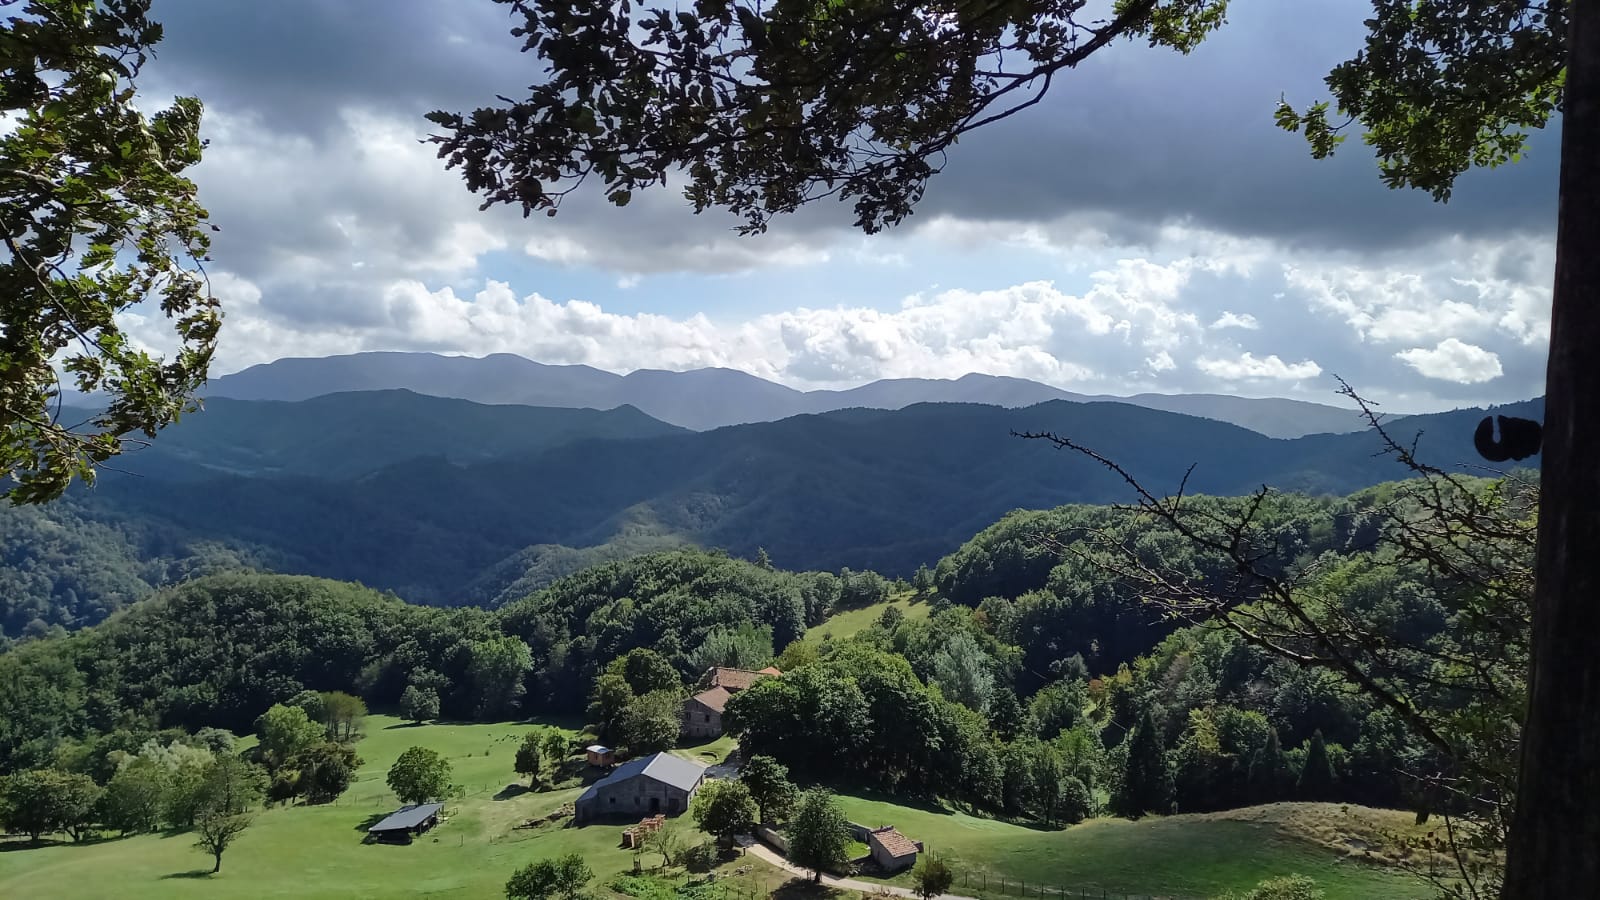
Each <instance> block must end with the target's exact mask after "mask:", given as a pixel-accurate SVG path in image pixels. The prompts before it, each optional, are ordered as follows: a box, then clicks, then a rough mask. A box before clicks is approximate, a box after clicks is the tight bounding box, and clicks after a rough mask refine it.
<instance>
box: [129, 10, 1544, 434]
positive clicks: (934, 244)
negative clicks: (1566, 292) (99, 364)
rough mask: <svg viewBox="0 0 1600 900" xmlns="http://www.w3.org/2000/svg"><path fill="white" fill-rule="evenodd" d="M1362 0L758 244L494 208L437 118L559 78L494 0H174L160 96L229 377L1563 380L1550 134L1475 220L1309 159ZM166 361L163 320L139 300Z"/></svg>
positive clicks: (156, 64) (1264, 389)
mask: <svg viewBox="0 0 1600 900" xmlns="http://www.w3.org/2000/svg"><path fill="white" fill-rule="evenodd" d="M1369 9H1370V8H1369V6H1368V4H1367V3H1365V2H1364V0H1297V2H1295V3H1283V2H1281V0H1234V3H1233V4H1232V7H1231V12H1230V23H1229V24H1228V26H1227V27H1225V28H1224V29H1223V30H1222V31H1221V32H1219V33H1218V34H1216V35H1214V36H1213V37H1212V38H1211V39H1210V40H1209V41H1208V42H1207V43H1206V44H1204V45H1202V46H1201V47H1200V48H1199V49H1198V50H1196V51H1195V52H1194V53H1192V54H1191V55H1189V56H1182V55H1179V54H1176V53H1173V52H1171V51H1166V50H1155V49H1151V48H1149V47H1147V46H1144V45H1143V44H1141V43H1138V42H1129V43H1125V44H1121V45H1116V46H1114V47H1112V48H1109V49H1108V50H1105V51H1102V52H1101V53H1100V54H1097V55H1096V56H1094V57H1092V58H1091V59H1090V60H1089V61H1088V62H1087V63H1086V64H1085V65H1083V66H1081V67H1080V68H1079V69H1077V70H1075V71H1072V72H1070V73H1067V76H1066V77H1064V78H1059V79H1057V82H1056V85H1055V87H1054V88H1053V89H1052V91H1051V93H1050V95H1049V96H1048V97H1047V98H1046V99H1045V101H1044V102H1042V103H1041V104H1039V105H1038V106H1037V107H1035V108H1033V109H1032V110H1029V111H1028V112H1025V113H1023V114H1020V115H1018V116H1014V117H1012V118H1011V119H1008V120H1006V121H1005V122H1002V123H999V124H998V125H995V126H991V127H990V128H988V129H985V130H982V131H979V132H977V133H974V134H972V135H970V136H969V137H967V138H964V139H963V140H962V142H961V144H960V145H959V146H958V147H957V148H956V150H955V151H954V152H953V153H952V154H951V156H950V159H949V163H948V165H947V166H946V168H945V170H944V171H943V172H942V173H941V174H939V175H937V176H935V178H934V179H933V181H932V182H931V183H930V186H929V190H928V193H927V196H926V198H925V199H924V201H923V202H922V204H921V205H920V207H919V208H918V210H917V211H916V213H915V215H913V216H912V217H911V218H910V219H909V220H908V221H907V222H906V223H905V224H903V225H901V226H900V227H898V228H896V229H894V230H892V231H889V232H886V233H882V234H878V235H872V236H867V235H864V234H862V233H861V232H859V231H857V230H854V229H852V227H851V224H850V223H851V220H852V216H851V214H850V210H849V207H848V206H847V205H845V204H839V203H835V202H831V201H828V202H824V203H823V204H822V205H819V206H814V207H809V208H807V209H805V210H803V211H802V212H801V213H799V214H796V215H793V216H790V217H786V218H782V219H779V220H777V221H775V222H774V223H773V225H772V227H771V229H770V231H769V232H768V233H767V234H765V235H762V236H759V237H741V236H738V235H737V234H735V232H734V227H735V226H736V225H737V224H738V221H737V220H736V219H735V218H734V217H733V216H731V215H728V214H727V213H724V212H719V211H708V212H706V213H703V214H700V215H695V214H694V213H693V211H692V209H691V208H690V206H689V205H688V203H687V201H685V200H684V199H683V197H682V195H681V194H680V193H679V190H680V188H678V187H668V188H666V189H657V190H654V191H650V192H647V193H644V194H636V195H635V197H634V199H633V202H632V203H631V204H629V206H627V207H626V208H625V209H616V208H613V207H610V206H609V205H607V204H606V203H605V202H604V200H603V198H602V197H601V196H600V194H599V192H598V191H586V192H584V193H581V194H579V195H575V196H573V197H570V198H569V199H568V200H567V201H566V202H564V204H563V207H562V211H561V213H560V215H558V216H557V217H555V218H546V217H544V216H534V217H532V218H526V219H525V218H523V217H522V216H521V214H520V211H517V210H511V209H495V210H490V211H479V209H478V200H477V199H476V198H474V197H473V196H472V195H471V194H469V193H468V192H467V190H466V189H465V187H464V186H463V184H462V182H461V180H460V177H459V174H458V173H455V172H449V171H446V170H445V168H444V165H443V163H442V162H440V161H439V160H437V159H435V157H434V152H433V150H432V149H431V148H430V147H429V146H428V145H426V144H425V143H423V142H422V138H424V137H425V136H426V135H427V134H428V133H429V130H430V128H431V127H432V126H431V125H430V124H429V123H428V122H426V121H425V120H424V119H423V116H424V114H425V113H427V112H428V111H430V110H433V109H441V108H443V109H449V110H453V111H467V110H470V109H472V108H475V107H477V106H483V105H491V104H493V103H494V102H495V100H494V98H495V95H497V94H505V95H508V96H521V95H522V94H523V93H524V92H525V88H526V86H527V85H528V84H531V83H533V82H535V81H537V80H538V78H539V70H538V66H537V60H536V59H534V58H532V57H531V56H524V55H522V54H520V53H519V52H518V50H517V48H518V46H519V42H518V40H517V39H515V38H513V37H512V36H511V35H510V33H509V29H510V27H511V26H512V24H513V23H512V21H511V20H510V19H509V18H508V16H507V15H506V12H505V10H504V8H503V7H502V6H501V5H500V4H497V3H495V2H491V0H387V2H385V3H382V4H376V3H352V2H349V0H274V2H272V3H219V2H216V0H157V2H156V4H155V5H154V10H153V11H154V16H155V18H157V19H158V20H159V21H161V22H162V23H163V24H164V25H165V28H166V39H165V41H164V42H163V43H162V44H161V45H160V46H159V47H158V48H157V55H156V59H155V60H154V61H153V62H152V63H150V64H149V65H148V67H147V68H146V70H145V72H144V74H143V75H142V77H141V79H140V83H139V86H140V89H141V92H142V95H143V96H144V97H145V98H146V99H145V100H144V101H142V102H146V103H151V104H155V103H159V102H164V100H165V99H166V98H170V97H171V96H174V95H178V94H184V95H196V96H199V97H200V98H201V99H202V100H203V101H204V103H205V104H206V110H207V112H206V124H205V127H204V135H205V136H206V137H207V138H208V140H209V141H210V144H209V147H208V149H207V151H206V155H205V161H204V162H203V163H202V164H201V165H200V166H199V167H197V168H196V169H195V170H194V172H193V174H194V177H195V180H196V182H197V183H198V185H199V187H200V199H201V202H202V203H203V204H204V205H205V206H206V207H207V208H208V209H209V210H210V211H211V214H212V217H213V221H214V222H215V223H216V224H217V225H218V226H219V227H220V229H221V231H220V232H219V233H217V234H216V235H215V236H214V246H213V253H212V256H213V261H212V262H211V263H210V264H209V265H208V271H209V274H210V278H211V283H212V287H213V290H214V292H215V293H216V294H217V295H218V297H220V298H221V300H222V302H223V306H224V309H225V323H224V329H223V337H222V339H221V345H220V349H219V352H218V356H217V364H216V366H215V368H214V374H226V373H228V372H232V371H236V370H238V369H242V368H245V367H247V366H250V365H254V364H258V363H262V362H267V361H270V360H272V359H276V358H280V357H285V356H324V355H329V354H336V353H350V352H356V351H362V350H425V351H433V352H440V353H459V354H470V355H475V356H476V355H485V354H489V353H498V352H509V353H516V354H519V355H522V356H526V357H528V358H530V359H534V360H538V361H540V362H545V363H585V364H588V365H592V366H596V367H599V368H602V369H607V370H611V371H617V372H627V371H631V370H633V369H639V368H659V369H674V370H679V369H689V368H698V367H704V366H725V367H729V368H736V369H741V370H744V371H747V372H750V373H752V374H755V375H758V376H761V377H763V378H768V379H771V380H774V381H778V382H782V383H784V384H788V385H791V386H793V387H797V388H801V389H810V388H838V387H847V386H852V385H856V384H861V383H864V382H868V381H872V380H875V379H879V378H895V377H924V378H954V377H959V376H961V375H963V374H966V373H968V372H983V373H988V374H994V375H1011V376H1017V377H1023V378H1031V379H1035V380H1038V381H1042V382H1046V383H1049V384H1052V385H1056V386H1059V387H1062V388H1066V389H1069V390H1074V391H1082V392H1086V393H1113V394H1130V393H1136V392H1141V391H1161V392H1167V393H1174V392H1193V391H1208V392H1220V393H1236V394H1241V395H1249V396H1285V397H1298V398H1303V399H1310V400H1319V401H1324V402H1332V401H1334V399H1335V398H1334V390H1335V389H1336V387H1337V382H1336V380H1335V378H1336V376H1337V377H1342V378H1344V379H1346V380H1347V381H1349V382H1350V383H1351V384H1352V385H1353V386H1354V387H1355V388H1356V389H1357V390H1358V391H1360V392H1361V393H1362V394H1364V395H1366V396H1370V397H1372V398H1374V399H1376V400H1378V401H1380V402H1383V403H1386V404H1388V408H1390V409H1393V410H1394V411H1397V412H1410V411H1422V410H1430V409H1441V408H1450V407H1457V406H1467V405H1478V404H1483V403H1492V402H1505V401H1511V400H1517V399H1526V398H1528V397H1531V396H1535V395H1538V394H1540V393H1542V391H1543V380H1544V379H1543V376H1544V358H1545V346H1546V344H1547V341H1548V335H1549V296H1550V282H1551V278H1552V272H1553V263H1554V254H1553V240H1554V224H1555V208H1556V204H1555V195H1556V191H1555V188H1556V172H1557V159H1556V152H1557V143H1558V142H1557V140H1556V138H1557V135H1556V134H1554V131H1555V129H1551V130H1550V133H1541V134H1537V135H1535V136H1534V139H1533V141H1532V145H1531V152H1530V153H1529V154H1528V156H1527V158H1526V159H1525V160H1524V161H1523V162H1521V163H1519V164H1517V165H1513V166H1508V167H1505V168H1501V169H1497V170H1494V171H1489V172H1479V173H1472V174H1469V175H1468V176H1466V177H1464V178H1463V179H1462V180H1461V181H1460V182H1459V184H1458V186H1457V189H1456V192H1455V197H1454V198H1453V199H1452V201H1451V202H1450V203H1449V204H1438V203H1435V202H1434V201H1433V200H1432V199H1431V198H1430V197H1428V196H1427V195H1426V194H1423V193H1420V192H1414V191H1393V190H1390V189H1388V188H1385V187H1384V186H1383V185H1382V184H1381V183H1380V181H1379V179H1378V177H1377V171H1376V167H1375V164H1374V162H1373V159H1372V156H1371V152H1370V150H1368V149H1367V148H1365V147H1364V146H1362V145H1361V144H1360V142H1359V139H1356V140H1352V141H1351V142H1349V143H1347V145H1346V146H1345V147H1344V148H1342V149H1341V150H1340V152H1339V153H1338V154H1337V155H1336V156H1335V158H1334V159H1332V160H1328V161H1316V160H1312V159H1311V158H1310V156H1309V154H1308V153H1307V151H1306V147H1305V144H1304V142H1303V140H1302V139H1300V138H1299V137H1297V136H1294V135H1289V134H1286V133H1284V132H1282V131H1279V130H1278V129H1276V128H1275V127H1274V125H1273V122H1272V112H1273V109H1274V106H1275V104H1276V102H1277V101H1278V99H1279V98H1280V97H1287V98H1288V99H1289V100H1290V101H1291V102H1292V103H1294V104H1296V105H1304V104H1306V103H1309V102H1312V101H1315V100H1320V99H1323V98H1324V97H1325V93H1324V87H1323V84H1322V78H1323V76H1325V75H1326V73H1327V71H1328V70H1329V69H1330V68H1331V67H1332V66H1334V65H1336V64H1337V63H1339V62H1341V61H1343V60H1344V59H1346V58H1347V57H1348V56H1349V55H1351V54H1352V53H1353V52H1355V50H1356V49H1357V48H1359V46H1360V44H1361V40H1362V37H1363V35H1364V33H1365V29H1364V26H1363V24H1362V20H1363V19H1364V18H1365V16H1366V15H1367V13H1368V12H1369ZM127 321H128V325H129V328H130V330H131V331H132V333H133V334H135V335H136V336H138V337H140V338H142V339H144V340H146V341H147V342H148V343H149V344H150V345H151V346H153V347H158V346H159V345H160V343H161V339H160V337H159V335H160V334H161V329H162V327H163V326H164V323H162V322H161V321H160V320H159V319H158V318H157V317H155V316H151V315H149V314H148V313H146V314H142V315H141V314H139V313H137V312H135V313H133V314H130V316H129V317H128V320H127Z"/></svg>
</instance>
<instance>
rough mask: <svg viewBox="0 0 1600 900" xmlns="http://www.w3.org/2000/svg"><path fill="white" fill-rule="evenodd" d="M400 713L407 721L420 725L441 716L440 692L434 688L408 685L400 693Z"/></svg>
mask: <svg viewBox="0 0 1600 900" xmlns="http://www.w3.org/2000/svg"><path fill="white" fill-rule="evenodd" d="M400 715H402V716H404V717H405V719H406V721H408V722H415V723H417V724H419V725H420V724H422V723H423V722H426V721H428V720H429V719H437V718H439V692H438V691H436V690H434V689H433V688H423V687H417V686H416V685H414V684H408V685H406V689H405V690H404V691H402V692H401V694H400Z"/></svg>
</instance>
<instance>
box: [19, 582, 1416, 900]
mask: <svg viewBox="0 0 1600 900" xmlns="http://www.w3.org/2000/svg"><path fill="white" fill-rule="evenodd" d="M858 612H859V611H858ZM528 727H529V726H527V725H525V724H498V725H428V726H422V727H414V726H407V725H403V724H401V723H399V722H398V721H396V720H395V719H393V718H390V717H384V716H374V717H372V719H371V720H370V721H369V723H368V729H367V730H368V736H367V738H366V739H364V740H363V741H361V742H360V743H359V744H357V749H358V752H359V753H360V754H361V756H362V758H363V759H364V760H365V762H364V764H363V766H362V767H361V770H360V772H359V773H358V778H357V781H356V783H355V784H354V785H353V786H352V787H351V789H350V791H349V792H348V793H347V794H346V795H345V796H344V797H342V798H340V800H339V801H338V802H337V803H335V804H331V805H328V806H319V807H293V808H289V809H274V810H269V811H265V812H263V813H261V814H260V815H259V817H258V818H257V820H256V823H255V825H254V826H253V827H252V828H251V829H250V830H249V831H247V832H245V834H244V835H243V836H242V837H240V839H239V841H238V843H237V844H236V845H235V846H234V847H233V848H232V849H230V850H229V851H228V853H227V855H226V856H224V857H223V866H222V872H221V873H220V874H218V875H215V876H213V875H210V874H209V870H210V868H211V861H210V858H209V857H208V856H206V855H205V854H203V853H201V852H200V851H198V850H195V849H194V847H193V844H194V838H193V836H192V835H189V834H176V835H145V836H140V837H134V838H127V839H121V840H106V841H101V842H97V843H90V844H84V845H73V844H68V843H59V844H48V845H46V846H42V847H29V846H26V845H25V844H24V843H22V842H20V841H0V898H10V897H19V898H20V897H27V898H30V900H54V898H73V900H78V898H83V900H93V898H108V900H109V898H118V900H145V898H151V900H154V898H162V900H165V898H176V900H183V898H191V897H192V898H207V900H231V898H256V897H265V898H288V897H294V898H336V897H337V898H345V897H375V898H376V897H396V896H429V897H441V898H463V900H465V898H495V897H500V896H503V894H502V890H503V886H504V884H505V881H506V879H507V878H509V877H510V876H511V873H512V872H514V871H515V870H516V869H518V868H520V867H521V866H524V865H526V864H528V863H529V862H532V861H534V860H537V859H541V858H544V857H549V856H556V855H560V854H563V853H573V852H576V853H581V854H583V856H584V858H585V859H586V860H587V861H588V863H589V866H590V867H591V868H592V869H594V871H595V874H596V878H595V881H594V883H593V887H594V888H595V889H596V893H597V894H598V895H599V896H602V897H604V896H607V895H609V894H610V892H609V891H607V890H606V889H605V884H606V882H607V881H609V880H610V878H611V877H612V876H614V875H617V874H619V873H622V872H625V871H628V870H630V869H631V868H632V865H633V855H632V853H630V852H629V851H626V850H623V849H621V848H620V841H621V832H622V828H621V826H605V825H596V826H589V827H585V828H567V827H561V826H558V825H545V826H540V827H538V828H519V827H517V826H518V825H520V824H521V823H524V822H526V821H528V820H529V819H535V818H539V817H541V816H544V815H546V814H547V813H550V812H552V811H554V810H556V809H557V808H559V807H560V806H561V805H562V804H565V803H569V802H571V801H572V800H573V799H575V798H576V797H577V795H578V793H579V789H578V788H569V789H566V790H561V791H554V792H550V793H542V794H535V793H527V792H525V791H523V789H522V787H521V786H520V784H519V781H520V780H519V779H518V778H517V776H516V775H515V774H514V773H513V771H512V760H513V757H514V755H515V750H516V745H517V742H518V741H519V740H520V737H521V735H522V734H523V733H524V732H525V731H526V730H527V728H528ZM413 745H422V746H427V747H431V748H433V749H435V750H437V751H439V752H441V753H443V754H445V755H446V756H447V757H449V758H450V761H451V763H452V765H453V767H454V776H455V782H456V783H457V784H459V785H461V786H462V788H463V789H464V791H465V796H464V797H462V798H460V799H458V800H455V801H452V802H451V803H449V804H448V805H447V806H446V817H445V820H444V821H443V822H442V823H441V824H440V826H439V827H438V828H436V829H435V830H433V831H432V832H430V833H428V834H427V835H424V836H423V837H422V838H421V839H419V840H418V841H417V842H416V843H414V844H411V845H408V846H390V845H384V844H372V845H366V844H363V843H362V837H363V834H364V831H365V828H366V827H367V826H368V825H369V824H370V823H371V822H373V821H375V820H376V819H377V818H378V817H380V816H382V815H384V814H386V813H388V812H390V811H392V810H393V809H394V807H395V806H397V805H398V804H397V801H396V800H395V798H394V797H393V795H392V794H390V793H389V790H388V788H387V787H386V786H385V785H384V774H385V773H386V772H387V771H388V768H389V765H390V764H391V763H392V762H393V761H394V759H395V758H396V757H397V756H399V755H400V753H401V752H402V751H404V750H405V749H406V748H407V747H410V746H413ZM729 746H730V745H729V744H728V742H726V741H725V740H718V741H712V742H708V743H705V744H701V745H696V746H690V747H685V748H682V749H680V750H679V751H678V752H679V753H680V754H682V755H684V756H687V757H690V758H692V759H697V760H700V761H702V762H711V761H714V760H720V759H721V758H722V757H724V756H725V755H726V752H727V750H728V749H729ZM843 802H844V805H845V809H846V812H847V813H848V814H849V816H850V818H851V819H852V820H854V821H857V822H860V823H862V824H866V825H883V824H893V825H896V826H898V827H899V828H900V829H902V830H903V831H904V832H905V833H907V834H908V835H910V836H911V837H912V838H914V839H917V840H921V841H925V842H927V844H928V845H929V847H930V849H932V850H933V852H934V853H935V854H936V855H939V856H943V857H947V858H951V859H954V860H955V861H956V863H957V868H958V871H960V872H962V873H963V875H964V876H965V878H964V880H963V882H958V884H957V886H956V888H955V892H956V893H961V894H968V895H974V896H982V897H985V898H989V897H994V898H999V897H1003V896H1010V897H1019V896H1020V890H1019V885H1020V883H1022V882H1026V883H1027V885H1028V891H1029V893H1028V894H1027V896H1032V897H1037V896H1038V894H1037V891H1038V889H1039V886H1040V885H1049V886H1060V887H1067V888H1071V889H1073V890H1075V891H1076V890H1090V891H1098V890H1100V889H1104V890H1107V891H1109V892H1111V893H1112V894H1113V895H1115V894H1137V895H1151V896H1162V897H1208V896H1211V895H1212V894H1215V893H1217V892H1220V891H1223V890H1229V889H1240V888H1248V887H1250V886H1252V885H1254V884H1255V883H1256V882H1257V881H1259V880H1260V879H1262V878H1265V877H1268V876H1271V875H1281V874H1288V873H1290V872H1299V873H1302V874H1305V875H1309V876H1311V877H1313V878H1315V879H1316V880H1317V881H1318V883H1319V884H1320V885H1321V886H1322V888H1323V889H1324V890H1326V891H1327V896H1328V900H1357V898H1359V900H1369V898H1370V900H1381V898H1414V897H1425V896H1429V895H1430V894H1429V891H1428V890H1426V889H1425V887H1424V886H1422V885H1420V884H1418V883H1417V882H1414V881H1412V880H1410V879H1408V878H1406V877H1403V876H1401V875H1399V874H1397V873H1396V872H1394V871H1393V870H1391V869H1386V868H1384V867H1382V866H1380V865H1374V864H1371V863H1365V862H1360V861H1356V860H1354V859H1350V858H1347V857H1350V856H1363V855H1367V853H1368V851H1371V852H1372V853H1373V854H1374V855H1378V856H1382V855H1384V854H1391V855H1392V852H1393V851H1392V842H1389V841H1388V839H1387V837H1386V835H1387V834H1389V833H1390V832H1392V831H1399V832H1405V831H1406V830H1407V829H1409V828H1411V826H1410V820H1409V817H1406V816H1403V815H1402V814H1399V813H1392V814H1391V813H1383V812H1379V811H1371V810H1354V811H1352V812H1346V811H1345V810H1344V808H1342V807H1339V806H1332V805H1327V804H1279V805H1276V806H1272V807H1262V808H1256V809H1247V810H1236V811H1233V812H1228V813H1216V814H1210V815H1198V816H1178V817H1172V818H1164V819H1147V820H1144V821H1141V822H1125V821H1120V820H1102V821H1096V822H1091V823H1087V824H1085V825H1081V826H1075V827H1073V828H1070V829H1067V830H1066V831H1037V830H1033V829H1029V828H1025V827H1021V826H1016V825H1009V824H1006V823H1002V822H995V821H991V820H987V819H979V818H974V817H971V816H966V815H962V814H959V813H950V812H944V811H938V810H931V809H920V808H914V807H907V806H900V805H894V804H891V803H888V802H884V801H881V800H874V799H868V798H865V797H856V796H846V797H844V798H843ZM680 821H682V822H683V825H684V826H685V827H687V828H688V829H690V830H691V831H692V829H693V824H692V822H690V821H688V820H680ZM1413 830H1414V829H1413ZM696 838H698V836H696ZM658 861H659V857H657V856H656V855H655V854H646V855H645V857H644V863H645V865H647V866H650V865H654V864H656V863H657V862H658ZM740 864H741V865H752V866H753V868H752V870H751V871H749V872H747V873H746V874H744V875H742V876H739V877H738V878H736V879H735V882H736V885H737V887H736V890H738V889H739V888H740V887H742V888H744V889H746V890H748V891H750V892H752V893H755V894H756V895H758V896H766V894H767V893H768V892H771V891H773V890H776V889H778V888H779V887H780V886H782V885H783V884H784V882H785V880H786V878H787V876H785V875H783V874H782V873H780V872H778V871H777V870H775V869H771V868H769V867H766V866H764V865H762V864H760V863H758V862H756V861H754V860H751V859H747V860H745V861H743V862H741V863H740ZM1002 878H1003V879H1005V885H1006V887H1005V889H1002V887H1001V883H1000V879H1002ZM888 883H890V884H897V885H905V884H908V883H909V881H908V878H907V876H905V875H901V876H899V877H898V878H896V879H892V880H890V881H889V882H888ZM796 890H799V888H798V887H797V886H791V887H790V888H788V889H786V890H784V891H780V892H779V895H780V896H783V897H787V895H788V894H789V893H793V892H795V891H796ZM824 893H826V892H824ZM834 893H835V894H838V896H837V897H835V898H834V900H851V898H849V897H846V896H844V895H843V894H842V893H841V892H834ZM792 900H806V898H800V897H798V896H796V897H795V898H792Z"/></svg>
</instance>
